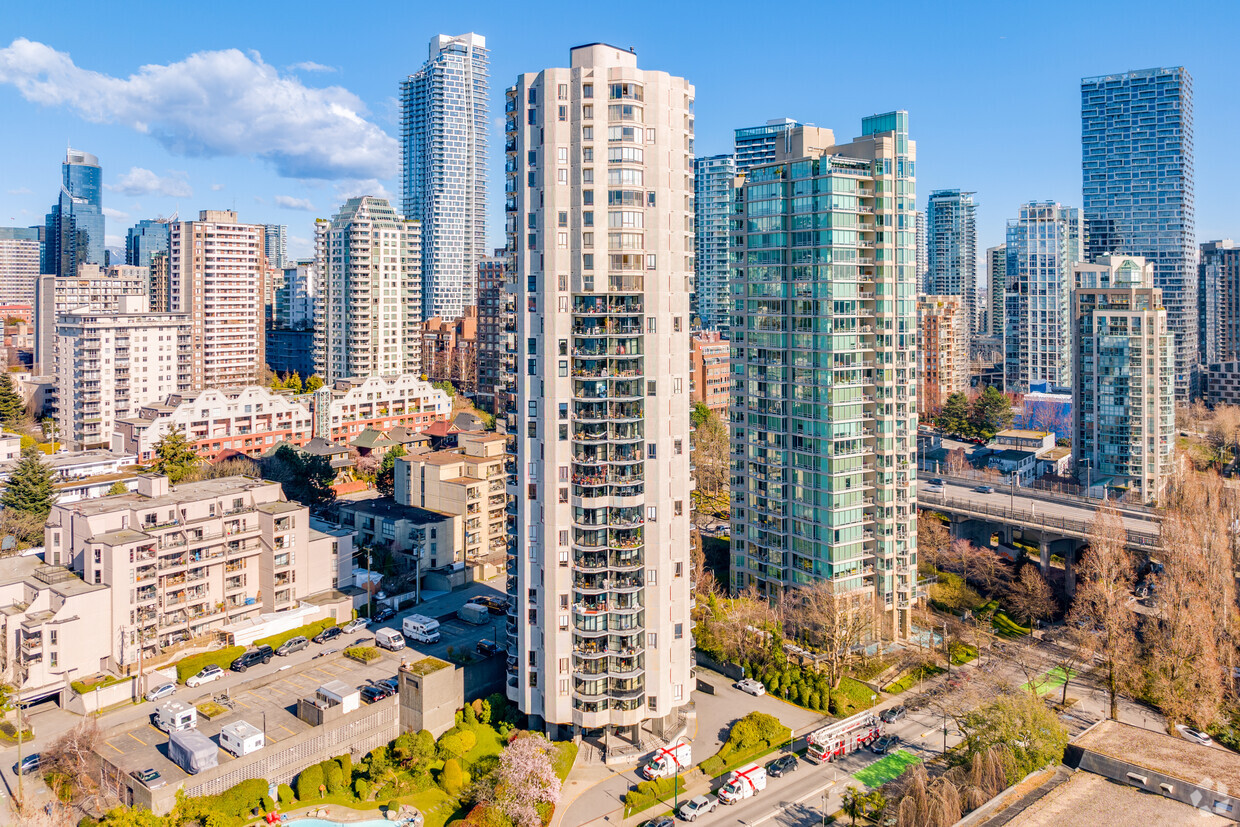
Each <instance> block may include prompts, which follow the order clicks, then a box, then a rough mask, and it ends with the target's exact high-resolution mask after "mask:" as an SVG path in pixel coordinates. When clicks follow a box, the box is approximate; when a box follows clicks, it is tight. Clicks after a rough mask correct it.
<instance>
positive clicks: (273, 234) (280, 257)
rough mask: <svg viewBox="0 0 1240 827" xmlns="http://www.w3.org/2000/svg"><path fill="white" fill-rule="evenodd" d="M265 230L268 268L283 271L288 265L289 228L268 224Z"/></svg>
mask: <svg viewBox="0 0 1240 827" xmlns="http://www.w3.org/2000/svg"><path fill="white" fill-rule="evenodd" d="M263 229H264V233H263V253H264V254H265V255H266V256H267V266H268V267H269V268H271V269H272V270H283V269H284V267H285V266H286V265H287V264H288V226H287V225H285V224H266V225H264V227H263Z"/></svg>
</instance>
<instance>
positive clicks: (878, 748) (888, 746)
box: [870, 735, 900, 755]
mask: <svg viewBox="0 0 1240 827" xmlns="http://www.w3.org/2000/svg"><path fill="white" fill-rule="evenodd" d="M899 745H900V736H899V735H883V736H881V737H880V738H879V739H878V740H876V741H875V742H874V743H873V744H871V745H870V749H872V750H874V754H875V755H886V754H887V753H888V752H891V751H892V750H893V749H895V748H896V747H897V746H899Z"/></svg>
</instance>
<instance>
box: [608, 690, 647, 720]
mask: <svg viewBox="0 0 1240 827" xmlns="http://www.w3.org/2000/svg"><path fill="white" fill-rule="evenodd" d="M645 703H646V692H645V690H638V691H636V692H630V693H625V697H623V698H617V697H616V696H615V695H612V696H611V709H612V711H613V712H630V713H634V714H635V716H636V717H637V720H635V721H629V720H627V719H621V720H617V719H616V718H615V716H613V717H612V722H613V723H614V724H616V725H617V726H622V725H627V724H629V723H638V722H639V721H640V716H641V712H642V707H643V706H644V705H645Z"/></svg>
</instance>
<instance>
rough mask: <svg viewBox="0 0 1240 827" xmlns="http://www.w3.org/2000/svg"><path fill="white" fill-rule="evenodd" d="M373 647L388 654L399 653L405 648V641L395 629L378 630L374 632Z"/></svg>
mask: <svg viewBox="0 0 1240 827" xmlns="http://www.w3.org/2000/svg"><path fill="white" fill-rule="evenodd" d="M375 645H376V646H378V647H379V648H381V649H387V650H388V651H389V652H399V651H400V650H401V649H404V648H405V639H404V638H403V637H401V635H400V632H398V631H396V630H395V629H380V630H378V631H377V632H375Z"/></svg>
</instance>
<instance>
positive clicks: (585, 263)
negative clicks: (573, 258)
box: [581, 253, 594, 289]
mask: <svg viewBox="0 0 1240 827" xmlns="http://www.w3.org/2000/svg"><path fill="white" fill-rule="evenodd" d="M581 267H582V269H584V270H593V269H594V253H583V254H582V256H581ZM590 285H591V287H590V288H587V289H593V285H594V281H593V279H591V281H590Z"/></svg>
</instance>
